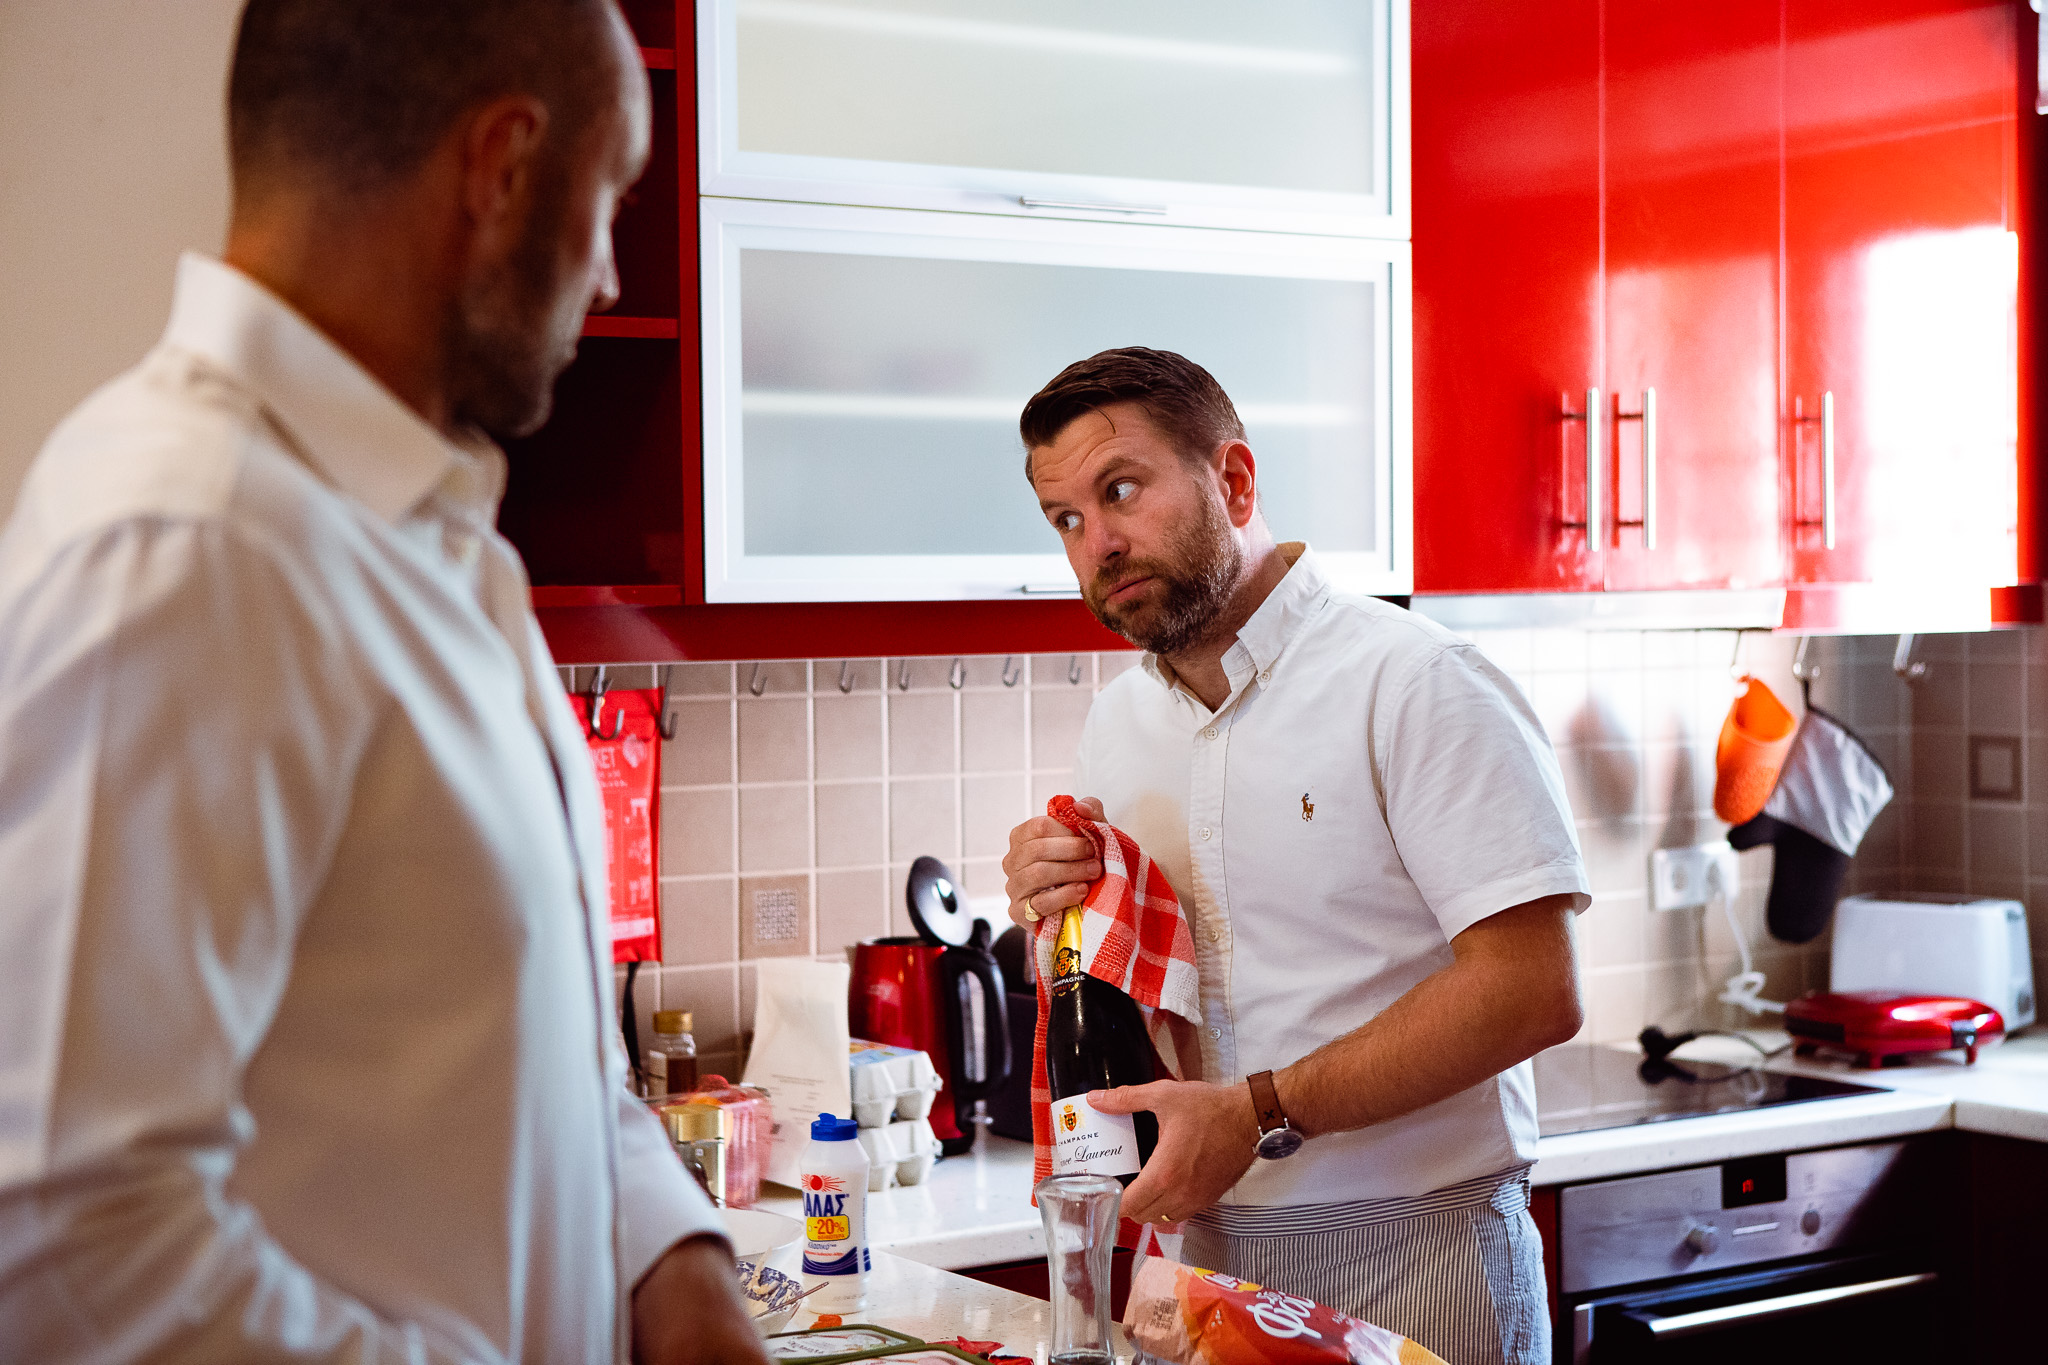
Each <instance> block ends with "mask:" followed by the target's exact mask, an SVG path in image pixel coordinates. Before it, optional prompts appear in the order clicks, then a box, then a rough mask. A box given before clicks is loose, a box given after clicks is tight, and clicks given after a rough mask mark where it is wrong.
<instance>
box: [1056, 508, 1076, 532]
mask: <svg viewBox="0 0 2048 1365" xmlns="http://www.w3.org/2000/svg"><path fill="white" fill-rule="evenodd" d="M1052 525H1053V529H1054V530H1056V531H1060V532H1066V531H1072V530H1076V529H1078V528H1079V527H1080V525H1081V514H1080V513H1079V512H1062V513H1060V514H1059V515H1058V516H1056V517H1054V518H1053V519H1052Z"/></svg>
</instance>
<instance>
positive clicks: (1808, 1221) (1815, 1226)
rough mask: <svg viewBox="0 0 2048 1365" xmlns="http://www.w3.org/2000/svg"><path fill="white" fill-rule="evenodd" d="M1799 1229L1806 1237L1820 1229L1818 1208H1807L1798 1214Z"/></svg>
mask: <svg viewBox="0 0 2048 1365" xmlns="http://www.w3.org/2000/svg"><path fill="white" fill-rule="evenodd" d="M1799 1230H1800V1231H1801V1232H1803V1233H1805V1234H1806V1235H1807V1236H1808V1237H1811V1236H1813V1234H1814V1233H1816V1232H1819V1231H1820V1210H1819V1209H1808V1210H1807V1211H1806V1212H1805V1213H1802V1214H1800V1215H1799Z"/></svg>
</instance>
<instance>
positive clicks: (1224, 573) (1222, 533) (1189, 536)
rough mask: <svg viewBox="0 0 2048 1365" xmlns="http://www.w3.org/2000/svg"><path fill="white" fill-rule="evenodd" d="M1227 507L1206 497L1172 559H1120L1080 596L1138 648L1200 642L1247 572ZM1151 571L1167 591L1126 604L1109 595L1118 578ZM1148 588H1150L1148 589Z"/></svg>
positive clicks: (1168, 650) (1164, 649)
mask: <svg viewBox="0 0 2048 1365" xmlns="http://www.w3.org/2000/svg"><path fill="white" fill-rule="evenodd" d="M1230 532H1231V528H1230V523H1229V522H1228V521H1227V520H1225V519H1224V516H1223V509H1222V508H1220V507H1218V506H1217V505H1216V503H1215V502H1214V501H1213V500H1212V499H1209V498H1206V497H1205V498H1203V499H1202V511H1201V515H1200V516H1199V517H1198V518H1197V519H1196V520H1195V521H1194V522H1193V523H1192V524H1190V525H1187V526H1185V527H1183V528H1182V529H1181V531H1180V532H1179V533H1178V534H1177V535H1175V536H1174V538H1173V541H1172V543H1171V545H1170V546H1169V547H1168V550H1167V553H1168V554H1169V555H1171V556H1172V558H1171V559H1170V560H1136V559H1126V560H1121V561H1119V562H1118V563H1117V564H1116V565H1114V566H1113V567H1111V568H1107V569H1104V570H1103V571H1102V572H1101V573H1098V574H1097V575H1096V576H1095V581H1094V583H1092V584H1090V585H1089V586H1088V587H1086V588H1085V589H1083V591H1082V593H1081V596H1082V599H1083V600H1084V601H1086V602H1087V603H1088V610H1090V611H1092V612H1094V613H1095V619H1096V620H1098V621H1100V622H1102V624H1103V625H1105V626H1108V627H1109V628H1110V629H1111V630H1113V631H1115V632H1116V633H1117V634H1119V635H1121V636H1123V637H1124V638H1125V639H1126V640H1129V641H1130V642H1131V643H1132V644H1134V645H1136V646H1137V647H1138V648H1140V649H1143V650H1147V651H1149V652H1151V653H1153V654H1163V655H1167V656H1168V657H1171V656H1173V655H1175V654H1179V653H1180V652H1182V651H1183V650H1186V649H1188V648H1190V647H1191V646H1193V645H1196V644H1199V643H1201V642H1202V640H1203V639H1204V638H1205V637H1206V636H1207V635H1208V634H1209V632H1210V631H1211V630H1212V629H1213V628H1214V627H1215V624H1216V618H1217V617H1218V616H1220V615H1222V613H1223V609H1224V607H1225V606H1226V605H1227V604H1228V603H1229V601H1230V594H1231V592H1232V591H1233V590H1234V589H1235V588H1236V587H1237V583H1238V579H1239V577H1240V576H1241V575H1242V573H1243V571H1244V549H1243V547H1242V546H1240V545H1239V544H1238V543H1237V537H1236V536H1234V535H1232V534H1231V533H1230ZM1145 575H1149V576H1150V577H1151V578H1152V579H1153V580H1154V581H1155V582H1157V583H1158V584H1159V585H1160V587H1161V588H1163V589H1164V595H1163V596H1162V597H1160V598H1159V599H1158V600H1157V602H1156V603H1154V602H1150V601H1146V600H1143V599H1141V600H1139V601H1137V602H1133V603H1131V604H1129V605H1128V606H1124V605H1112V604H1111V603H1109V602H1107V601H1106V600H1104V599H1106V598H1107V597H1108V596H1109V594H1110V593H1112V592H1114V591H1115V590H1116V585H1117V584H1118V583H1120V582H1128V581H1129V580H1130V579H1132V578H1135V577H1140V576H1145ZM1147 591H1148V593H1149V591H1150V590H1149V589H1148V590H1147Z"/></svg>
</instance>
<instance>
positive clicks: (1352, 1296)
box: [1004, 347, 1590, 1365]
mask: <svg viewBox="0 0 2048 1365" xmlns="http://www.w3.org/2000/svg"><path fill="white" fill-rule="evenodd" d="M1020 425H1021V430H1022V435H1023V438H1024V445H1025V449H1026V452H1027V465H1026V472H1027V474H1028V476H1029V477H1030V480H1031V484H1032V487H1033V489H1034V491H1035V492H1036V493H1037V495H1038V500H1039V504H1040V507H1041V508H1042V509H1043V511H1044V514H1045V517H1046V519H1047V520H1048V521H1049V522H1050V523H1051V524H1052V525H1053V527H1054V529H1055V530H1057V531H1058V532H1059V535H1060V538H1061V540H1062V542H1063V543H1064V544H1065V546H1066V551H1067V558H1068V561H1069V562H1070V563H1071V564H1072V565H1073V568H1074V572H1075V575H1076V576H1077V577H1078V578H1079V580H1080V583H1081V589H1082V594H1083V596H1084V597H1085V599H1086V600H1087V602H1088V605H1089V607H1090V609H1091V610H1092V611H1093V612H1094V613H1095V615H1096V616H1097V617H1098V618H1099V619H1100V620H1101V621H1102V622H1103V623H1104V624H1105V625H1107V626H1109V627H1110V628H1111V629H1113V630H1115V631H1117V632H1119V633H1120V634H1122V635H1123V636H1125V637H1126V638H1127V639H1129V640H1131V641H1132V642H1133V643H1135V644H1137V645H1138V646H1140V647H1141V648H1143V649H1145V650H1146V651H1147V655H1146V657H1145V660H1144V665H1143V667H1142V668H1138V669H1132V670H1130V671H1129V672H1127V673H1125V674H1123V675H1122V676H1121V677H1119V678H1118V679H1117V680H1116V681H1115V682H1113V683H1111V684H1110V686H1109V687H1107V688H1105V689H1104V690H1103V692H1102V694H1101V695H1100V696H1099V697H1097V698H1096V700H1095V704H1094V706H1093V708H1092V709H1091V710H1090V712H1089V715H1088V721H1087V724H1086V727H1085V729H1084V731H1083V736H1082V740H1081V748H1080V753H1079V755H1078V758H1077V761H1076V768H1075V779H1074V780H1075V791H1076V793H1077V794H1080V793H1085V794H1087V797H1088V799H1089V800H1091V801H1092V802H1093V803H1094V806H1093V808H1094V809H1095V810H1096V812H1097V813H1098V814H1099V815H1100V816H1101V817H1102V818H1106V819H1107V820H1108V821H1109V822H1110V823H1112V824H1114V825H1116V826H1118V827H1119V828H1121V829H1123V830H1124V831H1125V832H1127V833H1128V834H1130V835H1131V836H1132V837H1133V838H1135V839H1136V840H1137V841H1138V844H1139V846H1140V847H1141V848H1143V849H1144V850H1145V851H1146V852H1147V853H1149V854H1150V855H1151V856H1152V857H1153V859H1154V860H1156V861H1157V862H1158V864H1159V865H1160V867H1161V869H1162V870H1164V871H1165V873H1166V874H1167V878H1168V880H1169V881H1170V882H1171V883H1172V885H1173V887H1174V889H1175V891H1176V892H1177V893H1178V895H1179V898H1180V901H1181V904H1182V905H1183V907H1185V909H1186V911H1187V914H1188V917H1189V922H1190V928H1191V929H1192V931H1193V934H1194V942H1195V950H1196V963H1197V967H1198V974H1199V977H1200V984H1201V1009H1202V1013H1203V1016H1204V1017H1203V1018H1202V1019H1201V1020H1199V1021H1197V1022H1198V1025H1199V1028H1198V1037H1199V1039H1200V1042H1201V1051H1200V1055H1199V1056H1198V1057H1184V1058H1181V1059H1179V1060H1180V1063H1181V1068H1182V1071H1183V1073H1184V1078H1183V1079H1181V1080H1162V1081H1155V1082H1154V1083H1152V1084H1150V1085H1145V1086H1136V1087H1125V1088H1122V1089H1118V1090H1113V1091H1098V1092H1095V1093H1093V1094H1091V1095H1090V1096H1089V1100H1090V1102H1091V1103H1093V1104H1095V1105H1096V1106H1097V1107H1099V1108H1101V1109H1104V1110H1107V1111H1109V1112H1112V1113H1130V1112H1135V1111H1139V1110H1149V1111H1151V1112H1152V1113H1153V1114H1154V1115H1156V1117H1157V1119H1158V1122H1159V1142H1158V1146H1157V1148H1156V1150H1155V1151H1154V1152H1153V1154H1152V1158H1151V1160H1150V1161H1149V1162H1148V1163H1147V1164H1146V1166H1145V1169H1144V1171H1143V1173H1142V1174H1141V1175H1140V1176H1139V1177H1138V1178H1137V1180H1135V1181H1133V1182H1132V1184H1131V1185H1130V1187H1129V1189H1128V1190H1127V1191H1126V1192H1125V1196H1124V1212H1125V1214H1126V1215H1127V1216H1129V1217H1132V1218H1135V1219H1138V1220H1140V1221H1149V1222H1157V1223H1173V1222H1183V1221H1185V1223H1186V1238H1185V1241H1184V1243H1183V1246H1182V1259H1184V1260H1185V1261H1187V1262H1188V1263H1189V1264H1191V1265H1198V1266H1202V1267H1205V1268H1208V1269H1212V1270H1222V1271H1225V1272H1227V1273H1229V1274H1233V1275H1238V1276H1240V1277H1242V1278H1244V1279H1249V1280H1255V1281H1258V1282H1260V1283H1263V1284H1270V1285H1273V1286H1274V1287H1276V1288H1279V1289H1284V1290H1287V1291H1290V1292H1293V1293H1299V1294H1304V1295H1307V1296H1310V1297H1312V1298H1315V1299H1318V1300H1321V1301H1323V1302H1326V1303H1329V1304H1331V1305H1332V1306H1335V1307H1338V1308H1341V1309H1344V1310H1346V1311H1349V1312H1353V1313H1357V1314H1359V1315H1360V1316H1362V1317H1364V1318H1366V1319H1368V1320H1370V1321H1373V1322H1376V1323H1379V1324H1381V1325H1382V1326H1385V1327H1389V1328H1392V1329H1394V1330H1396V1331H1400V1332H1403V1333H1405V1334H1407V1335H1408V1336H1410V1337H1412V1338H1413V1339H1415V1340H1416V1341H1418V1342H1420V1343H1421V1344H1422V1345H1424V1346H1427V1347H1429V1348H1430V1349H1431V1350H1433V1351H1435V1352H1436V1353H1437V1354H1439V1355H1441V1356H1443V1357H1444V1358H1446V1359H1448V1360H1454V1361H1458V1362H1459V1363H1460V1365H1484V1363H1485V1362H1509V1365H1538V1363H1539V1362H1547V1361H1548V1360H1549V1359H1550V1345H1549V1338H1550V1333H1549V1325H1548V1322H1547V1318H1546V1310H1545V1307H1544V1288H1543V1279H1542V1273H1543V1272H1542V1253H1541V1246H1540V1243H1539V1240H1538V1234H1537V1231H1536V1228H1535V1224H1534V1221H1533V1220H1532V1219H1531V1218H1530V1216H1529V1213H1528V1184H1527V1172H1528V1168H1529V1165H1530V1164H1531V1162H1532V1161H1533V1159H1534V1155H1535V1139H1536V1130H1535V1104H1534V1100H1533V1095H1532V1093H1531V1078H1530V1068H1529V1066H1528V1064H1527V1062H1528V1059H1529V1058H1530V1057H1532V1056H1533V1055H1534V1054H1535V1053H1537V1052H1539V1051H1541V1050H1542V1049H1543V1048H1545V1047H1547V1046H1550V1045H1552V1044H1556V1043H1561V1042H1563V1041H1565V1040H1566V1039H1568V1038H1570V1037H1571V1036H1572V1035H1573V1034H1574V1033H1576V1032H1577V1031H1578V1028H1579V1024H1580V1018H1581V1013H1580V1004H1579V998H1578V986H1577V976H1576V972H1575V969H1574V962H1573V948H1572V938H1571V932H1570V919H1571V916H1572V914H1573V913H1574V912H1575V911H1577V910H1581V909H1583V908H1584V907H1585V906H1586V904H1587V903H1588V901H1589V899H1590V898H1589V897H1588V895H1587V891H1588V886H1587V882H1586V876H1585V871H1584V868H1583V865H1582V863H1581V861H1580V857H1579V850H1578V846H1577V841H1576V836H1575V833H1574V829H1573V825H1572V818H1571V812H1570V809H1569V807H1568V806H1567V804H1566V801H1565V797H1564V789H1563V783H1562V780H1561V778H1560V776H1559V773H1558V770H1557V763H1556V759H1555V757H1554V755H1553V754H1552V752H1551V749H1550V745H1549V742H1548V740H1547V739H1546V738H1545V736H1544V734H1543V731H1542V728H1541V726H1540V725H1539V724H1538V722H1537V720H1536V718H1535V716H1534V714H1533V712H1532V711H1531V710H1530V708H1529V706H1528V703H1527V702H1526V701H1525V700H1524V699H1523V697H1522V696H1521V694H1520V693H1519V692H1518V691H1517V690H1516V688H1515V687H1514V685H1513V684H1512V682H1510V681H1509V679H1508V678H1506V677H1505V676H1504V675H1503V674H1501V673H1500V672H1499V670H1497V669H1496V668H1494V667H1493V665H1492V664H1490V663H1489V662H1488V661H1487V660H1486V659H1485V657H1484V656H1483V655H1481V654H1480V653H1479V651H1478V650H1476V649H1474V648H1473V647H1472V646H1471V645H1469V644H1467V643H1465V642H1464V641H1461V640H1459V639H1458V638H1457V637H1456V636H1453V635H1451V634H1450V633H1449V632H1447V631H1445V630H1443V629H1441V628H1440V627H1438V626H1436V625H1434V624H1433V623H1431V622H1429V621H1427V620H1425V619H1423V618H1421V617H1419V616H1415V615H1412V614H1410V613H1409V612H1406V611H1404V610H1402V609H1401V608H1399V607H1396V606H1392V605H1389V604H1388V603H1385V602H1382V601H1380V600H1378V599H1375V598H1371V597H1362V596H1353V595H1349V594H1345V593H1341V592H1338V591H1336V590H1335V589H1334V588H1333V587H1332V586H1331V584H1330V583H1329V581H1328V580H1327V579H1326V578H1325V577H1324V576H1323V574H1322V571H1321V570H1320V569H1319V568H1318V567H1317V564H1316V560H1315V556H1314V555H1313V554H1312V553H1311V552H1310V551H1309V550H1308V548H1307V547H1306V546H1304V545H1301V544H1276V543H1275V542H1274V540H1273V537H1272V535H1271V533H1270V532H1269V530H1268V529H1267V526H1266V522H1265V518H1264V515H1263V513H1262V511H1261V509H1260V505H1259V498H1258V486H1257V463H1256V460H1255V458H1254V456H1253V453H1252V450H1251V447H1250V446H1249V445H1248V444H1246V442H1245V438H1244V427H1243V425H1242V424H1241V423H1240V422H1239V420H1238V417H1237V413H1236V410H1235V408H1234V407H1233V406H1232V404H1231V402H1230V399H1229V397H1228V396H1227V395H1226V394H1225V393H1224V392H1223V390H1222V388H1221V387H1220V386H1219V385H1218V384H1217V383H1216V381H1215V380H1214V379H1213V378H1212V377H1211V376H1210V375H1209V374H1208V372H1207V371H1205V370H1203V369H1202V368H1201V367H1200V366H1199V365H1196V364H1194V363H1193V362H1191V361H1189V360H1187V359H1185V358H1184V357H1181V356H1178V355H1175V354H1173V353H1171V352H1165V351H1153V350H1147V349H1145V348H1141V347H1130V348H1124V349H1121V350H1115V351H1106V352H1103V353H1102V354H1100V355H1096V356H1093V357H1090V358H1089V359H1087V360H1083V361H1080V362H1078V363H1076V364H1074V365H1071V366H1069V367H1068V368H1067V369H1066V370H1064V371H1062V372H1061V373H1060V374H1059V375H1058V376H1057V377H1056V378H1054V379H1053V381H1052V382H1051V383H1049V384H1048V385H1047V386H1046V387H1045V388H1044V389H1043V390H1041V391H1040V392H1039V393H1038V394H1037V395H1036V396H1035V397H1033V398H1032V400H1031V401H1030V403H1028V404H1027V405H1026V406H1025V409H1024V412H1023V415H1022V418H1021V423H1020ZM1004 869H1005V871H1006V872H1007V873H1008V877H1009V882H1008V893H1009V896H1010V902H1011V914H1012V916H1013V918H1015V919H1016V920H1017V921H1018V922H1019V923H1024V924H1030V923H1033V922H1035V921H1036V920H1038V919H1039V918H1041V917H1043V916H1045V915H1050V914H1055V913H1057V912H1059V911H1060V910H1062V909H1064V908H1065V907H1067V906H1070V905H1075V904H1079V903H1080V901H1081V899H1082V897H1083V896H1084V894H1085V893H1086V890H1087V886H1088V883H1089V882H1090V881H1092V880H1094V879H1095V878H1096V877H1099V876H1100V875H1101V871H1102V869H1101V865H1100V863H1099V862H1098V861H1096V860H1095V859H1094V858H1093V857H1092V853H1091V849H1090V846H1089V845H1088V843H1087V842H1086V841H1085V840H1082V839H1079V838H1076V837H1074V836H1073V835H1072V834H1071V833H1069V831H1067V830H1066V829H1064V828H1063V827H1061V826H1060V825H1059V824H1058V823H1057V822H1055V821H1052V820H1050V819H1048V818H1044V817H1040V818H1037V819H1033V820H1030V821H1027V822H1026V823H1024V824H1022V825H1020V826H1018V827H1017V829H1016V830H1014V831H1013V832H1012V835H1011V841H1010V852H1009V854H1008V856H1007V857H1006V858H1005V860H1004Z"/></svg>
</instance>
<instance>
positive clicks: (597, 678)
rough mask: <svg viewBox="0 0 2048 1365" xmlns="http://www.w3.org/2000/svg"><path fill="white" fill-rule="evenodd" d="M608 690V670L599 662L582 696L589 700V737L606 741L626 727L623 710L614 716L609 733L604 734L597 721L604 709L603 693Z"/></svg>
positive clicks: (609, 677) (609, 681)
mask: <svg viewBox="0 0 2048 1365" xmlns="http://www.w3.org/2000/svg"><path fill="white" fill-rule="evenodd" d="M610 690H611V674H610V671H609V670H608V669H607V668H606V667H605V665H603V664H599V665H598V666H597V672H596V673H594V674H592V675H591V678H590V691H588V692H586V693H584V696H585V697H587V698H588V699H589V702H590V720H589V727H590V737H591V738H592V739H601V740H606V741H610V740H614V739H617V738H618V737H619V735H620V734H621V733H622V732H623V731H624V730H625V728H626V713H625V712H624V711H623V710H622V711H620V712H619V714H618V716H617V718H616V719H617V723H616V724H614V725H613V726H612V732H611V733H610V734H606V733H605V732H604V727H603V726H602V725H600V724H599V723H598V718H599V716H600V715H601V714H602V713H603V711H604V694H605V693H606V692H609V691H610Z"/></svg>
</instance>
